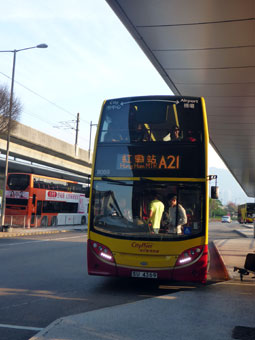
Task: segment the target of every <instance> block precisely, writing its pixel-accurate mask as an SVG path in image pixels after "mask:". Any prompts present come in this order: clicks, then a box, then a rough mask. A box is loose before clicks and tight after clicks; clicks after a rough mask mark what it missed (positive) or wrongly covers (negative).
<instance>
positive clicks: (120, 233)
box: [91, 178, 205, 240]
mask: <svg viewBox="0 0 255 340" xmlns="http://www.w3.org/2000/svg"><path fill="white" fill-rule="evenodd" d="M155 192H157V194H158V200H160V201H161V202H162V204H163V210H164V211H163V213H162V215H161V216H160V222H159V223H160V224H159V225H160V229H159V231H158V232H157V233H155V232H154V230H153V228H152V227H151V224H150V209H151V205H152V201H153V200H154V198H153V196H152V194H153V193H155ZM171 195H172V196H173V195H175V196H176V201H177V202H176V206H175V207H171V206H170V202H169V197H170V196H171ZM203 196H204V192H203V186H202V185H201V184H200V183H194V184H192V183H185V182H167V181H162V182H159V181H157V182H154V181H151V180H148V179H145V178H141V179H140V180H137V181H134V180H114V179H109V178H104V180H100V181H94V185H93V198H92V202H93V204H92V211H91V217H92V218H91V221H93V222H92V223H91V230H94V231H97V232H99V233H103V234H107V235H109V236H112V237H114V236H115V237H118V238H128V239H130V238H131V239H155V240H169V239H173V238H174V239H178V238H181V239H183V238H192V237H197V236H199V235H203V233H204V227H203V226H204V221H203V220H204V215H205V212H204V207H203V199H202V197H203ZM177 206H178V208H177ZM169 209H173V211H175V214H174V221H173V217H170V211H169ZM183 211H184V213H183ZM183 215H184V216H183ZM171 218H172V220H171ZM178 228H179V230H178Z"/></svg>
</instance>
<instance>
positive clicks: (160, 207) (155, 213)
mask: <svg viewBox="0 0 255 340" xmlns="http://www.w3.org/2000/svg"><path fill="white" fill-rule="evenodd" d="M151 198H152V201H151V202H150V205H149V221H148V222H149V224H150V223H151V225H152V228H153V232H154V233H155V234H158V233H159V229H160V224H161V218H162V215H163V212H164V209H165V206H164V203H163V202H161V201H160V197H159V194H158V193H157V192H153V193H152V194H151Z"/></svg>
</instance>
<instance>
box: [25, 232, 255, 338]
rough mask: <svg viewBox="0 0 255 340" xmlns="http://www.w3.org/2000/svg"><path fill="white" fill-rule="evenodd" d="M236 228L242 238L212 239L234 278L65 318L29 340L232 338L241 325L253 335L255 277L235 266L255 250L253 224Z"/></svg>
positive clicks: (240, 263)
mask: <svg viewBox="0 0 255 340" xmlns="http://www.w3.org/2000/svg"><path fill="white" fill-rule="evenodd" d="M236 232H237V233H239V234H240V236H241V235H242V236H243V237H240V238H236V239H229V240H216V241H214V244H215V246H216V247H217V250H218V252H219V254H220V256H221V258H222V260H223V262H224V264H225V266H226V269H227V270H228V274H229V276H230V277H231V279H232V280H230V281H225V282H219V283H216V284H213V285H212V284H208V285H205V286H202V287H192V285H191V286H186V287H185V286H184V287H182V288H184V290H185V288H186V290H185V291H182V292H177V293H173V294H168V295H162V296H158V297H155V298H149V299H145V300H142V301H139V302H134V303H129V304H125V305H120V306H114V307H108V308H103V309H100V310H95V311H91V312H87V313H82V314H77V315H71V316H69V317H63V318H60V319H57V320H56V321H54V322H53V323H51V324H50V325H49V326H48V327H46V328H45V329H44V330H42V331H41V332H39V333H38V334H36V335H35V336H34V337H32V338H31V339H30V340H53V339H54V340H55V339H61V340H84V339H93V340H107V339H108V340H134V339H135V340H156V339H178V340H182V339H183V340H184V339H185V340H186V339H190V340H195V339H207V340H222V339H224V340H232V339H233V337H232V333H235V331H236V329H238V327H240V326H246V327H243V328H242V327H241V328H242V329H243V330H244V331H247V332H249V331H251V332H253V333H254V334H253V333H252V335H254V336H255V328H254V313H253V310H254V294H255V280H254V279H252V278H251V275H249V276H245V277H244V280H243V281H242V282H241V281H240V277H239V274H238V273H237V272H234V271H233V268H234V266H240V267H243V265H244V261H245V257H246V255H247V253H249V252H255V238H254V235H253V227H251V226H249V225H248V226H240V228H238V229H237V230H236ZM145 284H146V283H145ZM169 286H170V287H176V286H174V283H172V284H169ZM198 306H200V307H198ZM226 310H227V313H226ZM245 311H246V312H245ZM216 325H217V326H216ZM253 338H254V337H251V338H249V339H253ZM239 339H246V338H239ZM247 339H248V338H247Z"/></svg>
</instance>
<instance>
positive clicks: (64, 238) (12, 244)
mask: <svg viewBox="0 0 255 340" xmlns="http://www.w3.org/2000/svg"><path fill="white" fill-rule="evenodd" d="M84 236H85V235H84ZM71 238H81V236H71V237H61V238H54V239H50V238H49V239H45V240H33V241H26V242H16V243H7V244H1V245H0V247H7V246H19V245H22V244H28V243H42V242H49V241H58V240H69V239H71Z"/></svg>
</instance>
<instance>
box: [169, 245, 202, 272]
mask: <svg viewBox="0 0 255 340" xmlns="http://www.w3.org/2000/svg"><path fill="white" fill-rule="evenodd" d="M202 253H203V246H197V247H194V248H190V249H187V250H185V251H184V252H183V253H181V255H180V256H179V257H178V259H177V261H176V264H175V266H176V267H177V266H182V265H185V264H188V263H191V262H194V261H195V260H196V259H197V258H198V257H200V256H201V255H202Z"/></svg>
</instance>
